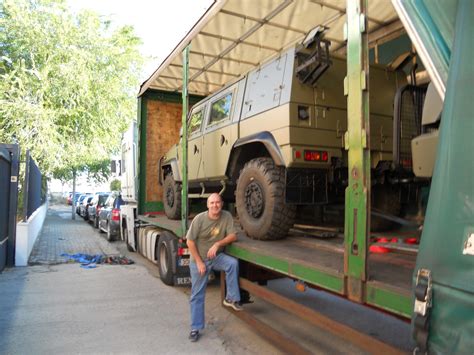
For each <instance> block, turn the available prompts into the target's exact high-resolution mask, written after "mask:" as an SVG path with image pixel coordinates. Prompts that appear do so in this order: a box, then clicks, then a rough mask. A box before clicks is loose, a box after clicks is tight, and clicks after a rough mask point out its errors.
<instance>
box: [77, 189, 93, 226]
mask: <svg viewBox="0 0 474 355" xmlns="http://www.w3.org/2000/svg"><path fill="white" fill-rule="evenodd" d="M93 198H94V195H87V196H86V197H85V198H84V199H83V200H82V203H81V205H80V206H79V215H80V216H81V217H82V218H84V220H85V221H87V220H88V219H89V213H88V211H87V209H88V208H89V205H90V203H91V201H92V199H93Z"/></svg>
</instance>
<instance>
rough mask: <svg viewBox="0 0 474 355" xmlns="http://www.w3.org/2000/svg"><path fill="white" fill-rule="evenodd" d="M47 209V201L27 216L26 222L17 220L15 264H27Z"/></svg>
mask: <svg viewBox="0 0 474 355" xmlns="http://www.w3.org/2000/svg"><path fill="white" fill-rule="evenodd" d="M47 210H48V202H45V203H44V204H43V205H42V206H40V207H38V208H37V209H36V211H35V212H33V214H32V215H31V216H30V218H28V221H27V222H19V223H17V225H16V243H15V266H27V265H28V258H29V257H30V254H31V250H32V249H33V245H34V244H35V241H36V238H38V235H39V233H40V231H41V228H42V227H43V222H44V220H45V218H46V211H47Z"/></svg>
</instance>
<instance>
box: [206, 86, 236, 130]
mask: <svg viewBox="0 0 474 355" xmlns="http://www.w3.org/2000/svg"><path fill="white" fill-rule="evenodd" d="M231 106H232V92H229V93H228V94H227V95H225V96H223V97H221V98H220V99H219V100H217V101H214V102H213V103H212V105H211V114H210V117H209V124H210V125H212V124H216V123H218V122H221V121H224V120H226V119H228V118H229V117H230V108H231Z"/></svg>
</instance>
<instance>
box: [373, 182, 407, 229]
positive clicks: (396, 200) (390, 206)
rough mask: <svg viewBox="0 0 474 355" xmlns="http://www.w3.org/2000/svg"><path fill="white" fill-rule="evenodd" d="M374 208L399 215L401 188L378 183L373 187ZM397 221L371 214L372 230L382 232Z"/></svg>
mask: <svg viewBox="0 0 474 355" xmlns="http://www.w3.org/2000/svg"><path fill="white" fill-rule="evenodd" d="M372 208H374V209H376V210H378V211H380V212H382V213H386V214H389V215H393V216H397V217H398V216H399V215H400V210H401V203H400V190H399V189H398V188H396V187H392V186H388V185H376V186H374V187H373V188H372ZM395 225H396V223H395V222H393V221H391V220H388V219H385V218H381V217H376V216H371V222H370V230H371V231H372V232H380V231H384V230H388V229H390V228H393V227H394V226H395Z"/></svg>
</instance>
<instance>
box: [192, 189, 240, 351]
mask: <svg viewBox="0 0 474 355" xmlns="http://www.w3.org/2000/svg"><path fill="white" fill-rule="evenodd" d="M222 206H223V201H222V198H221V196H220V195H219V194H217V193H214V194H212V195H211V196H209V198H208V199H207V211H206V212H202V213H200V214H198V215H197V216H196V217H194V219H193V221H192V223H191V226H190V227H189V230H188V233H187V234H186V240H187V245H188V248H189V252H190V254H191V261H190V264H189V269H190V271H191V283H192V287H191V299H190V304H191V333H190V334H189V339H190V340H191V341H193V342H195V341H197V340H198V339H199V331H200V330H202V329H204V301H205V296H206V286H207V280H208V276H209V273H210V272H211V271H212V270H216V271H225V274H226V285H227V292H226V298H225V300H224V302H223V303H224V306H226V307H231V308H233V309H234V310H236V311H241V310H242V306H241V305H240V290H239V263H238V261H237V259H235V258H233V257H231V256H229V255H227V254H224V253H223V249H224V247H225V246H226V245H228V244H230V243H232V242H235V241H236V240H237V234H236V232H235V228H234V220H233V218H232V215H231V214H230V213H229V212H227V211H223V210H222Z"/></svg>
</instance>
